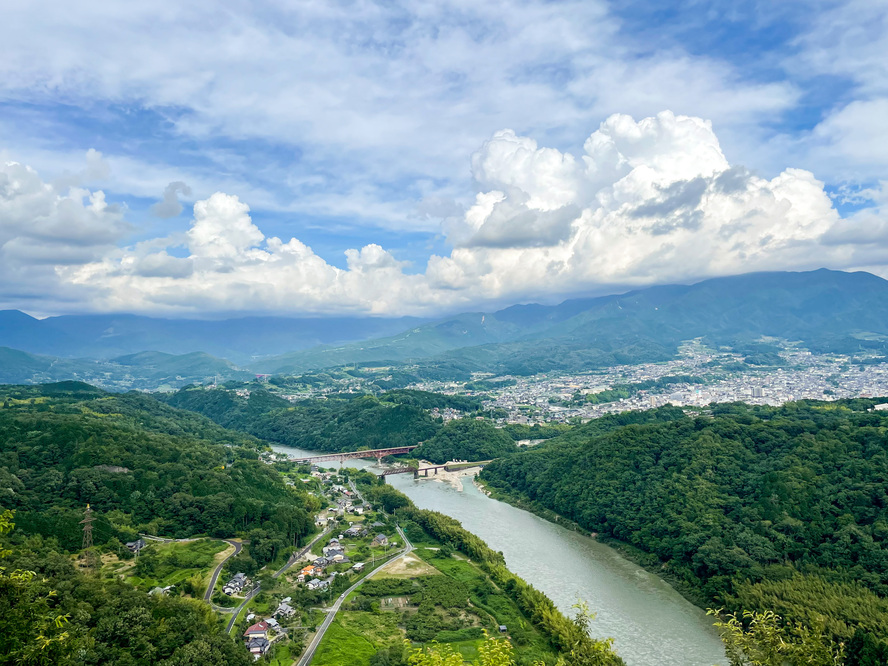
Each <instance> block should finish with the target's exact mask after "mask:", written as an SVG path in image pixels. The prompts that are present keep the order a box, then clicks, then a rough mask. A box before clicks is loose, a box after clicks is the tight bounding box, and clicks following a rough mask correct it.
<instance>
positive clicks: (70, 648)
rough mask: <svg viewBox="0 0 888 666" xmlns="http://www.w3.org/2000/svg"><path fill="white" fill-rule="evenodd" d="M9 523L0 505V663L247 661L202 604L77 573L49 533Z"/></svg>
mask: <svg viewBox="0 0 888 666" xmlns="http://www.w3.org/2000/svg"><path fill="white" fill-rule="evenodd" d="M13 528H14V523H13V514H12V512H10V511H2V510H0V537H3V538H4V540H6V541H7V544H8V545H12V546H13V547H12V548H4V547H3V544H0V607H2V608H3V612H2V613H0V664H2V665H4V666H5V665H7V664H8V665H9V666H13V665H16V666H17V665H19V664H36V665H41V666H43V665H46V666H82V665H84V664H88V665H99V664H108V665H109V666H110V665H112V664H113V665H115V666H154V665H159V666H199V665H200V666H226V665H228V664H231V665H235V666H238V665H240V666H246V665H247V664H250V663H252V660H251V659H250V657H249V655H248V654H247V652H246V650H244V649H243V647H242V646H241V645H238V644H237V643H236V642H235V641H234V640H232V639H231V638H229V637H228V635H226V634H225V633H224V632H223V631H222V630H221V629H220V627H219V624H218V622H217V620H216V617H215V614H214V613H213V611H212V610H211V609H210V607H209V606H208V605H206V604H204V603H201V602H199V601H195V600H192V599H182V598H174V597H166V596H163V595H157V596H150V595H147V594H145V593H144V592H141V591H139V590H137V589H136V588H134V587H133V586H131V585H128V584H127V583H124V582H122V581H115V580H100V579H98V578H95V577H92V576H87V575H84V574H83V573H81V572H79V571H78V570H77V567H76V566H75V564H74V563H73V562H72V560H71V558H70V557H68V555H67V554H66V553H65V552H64V550H63V549H62V548H60V547H59V544H58V542H57V541H56V540H55V539H52V538H50V539H46V538H44V537H42V536H39V535H37V536H29V537H28V536H24V535H22V534H21V533H20V532H19V530H18V529H13ZM10 539H11V541H12V542H11V544H9V540H10Z"/></svg>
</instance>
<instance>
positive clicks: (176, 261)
mask: <svg viewBox="0 0 888 666" xmlns="http://www.w3.org/2000/svg"><path fill="white" fill-rule="evenodd" d="M471 164H472V170H473V176H474V178H475V181H476V183H477V185H478V188H479V190H480V191H479V192H478V194H477V195H476V199H475V203H474V205H472V206H471V207H470V208H469V209H468V210H466V211H465V213H464V214H463V215H461V216H459V217H456V216H451V217H448V218H447V219H446V220H445V222H444V224H445V229H444V233H445V235H446V238H447V240H448V241H449V242H450V243H451V244H452V246H453V250H452V251H451V252H450V253H449V254H448V255H447V256H432V257H430V259H429V261H428V264H427V266H426V267H425V270H424V272H410V271H411V267H409V266H408V265H407V264H406V263H405V262H403V261H401V260H399V259H398V258H397V255H396V254H395V253H392V252H390V251H388V250H386V249H385V248H383V247H382V246H380V245H378V244H375V243H370V244H367V245H365V246H364V247H362V248H360V249H357V248H356V249H348V250H346V251H345V260H346V261H345V268H341V267H338V266H335V265H333V264H331V263H329V262H328V261H326V260H325V259H324V258H322V257H320V256H318V255H317V254H316V253H315V252H314V251H313V250H312V249H311V248H310V247H309V246H307V245H306V244H305V243H303V242H302V241H300V240H299V239H296V238H290V239H286V240H285V239H281V238H277V237H273V236H272V237H267V236H266V235H265V234H264V233H263V231H262V230H261V229H260V228H259V227H258V226H257V225H256V224H255V222H254V221H253V219H252V217H251V215H250V209H249V206H248V205H247V203H245V202H243V201H241V200H240V199H239V198H238V197H236V196H233V195H230V194H225V193H222V192H217V193H216V194H213V195H212V196H210V197H208V198H206V199H203V200H200V201H198V202H197V203H195V205H194V212H193V218H192V220H191V222H190V226H189V228H187V229H183V230H181V231H179V232H176V233H174V234H172V235H171V236H169V237H166V238H154V239H150V240H145V241H141V242H139V243H136V244H134V245H131V246H127V247H116V246H115V245H114V242H115V241H116V240H118V239H119V238H120V235H121V233H122V230H123V229H124V223H123V219H122V214H121V212H120V211H119V210H117V209H115V208H113V207H111V206H108V205H107V204H106V203H105V201H104V197H103V195H102V193H101V192H87V191H82V190H76V189H72V190H70V192H69V193H68V194H67V195H64V196H63V195H60V194H59V193H58V192H56V191H55V190H54V189H53V188H52V186H49V185H46V184H45V183H43V182H42V181H40V179H39V177H38V176H37V175H36V174H35V173H34V172H33V171H31V170H29V169H27V168H26V167H22V166H20V165H7V167H6V168H7V172H4V173H6V175H5V178H6V180H3V181H0V183H2V187H0V206H5V208H0V210H2V211H6V217H5V219H6V220H17V221H16V222H14V223H9V222H6V223H5V225H4V227H3V231H2V233H3V234H5V235H3V236H0V239H2V240H0V242H3V243H4V245H3V248H4V252H5V251H6V248H7V247H13V248H15V249H17V248H18V247H19V246H29V247H31V249H32V252H34V253H36V252H37V248H40V247H43V245H42V243H43V240H42V239H44V238H46V239H50V240H48V241H47V244H46V246H45V249H44V252H45V255H46V256H45V257H42V258H39V259H31V260H30V261H32V262H33V263H39V262H44V263H48V264H52V266H53V270H54V273H55V275H56V276H57V280H58V287H59V289H60V290H62V291H63V292H64V293H66V294H80V298H81V299H82V302H83V304H84V306H85V307H88V308H89V309H98V310H112V311H115V310H116V311H121V310H130V311H133V310H135V311H143V312H154V313H160V312H166V313H176V312H180V313H189V312H201V311H216V312H235V311H241V312H247V311H249V312H257V311H273V312H316V313H334V312H364V313H374V314H407V313H414V314H434V313H437V312H441V311H443V310H455V309H461V308H466V307H475V306H481V305H484V304H485V303H503V302H508V301H520V300H527V299H535V298H548V299H554V298H557V297H559V296H561V295H566V294H575V293H582V292H602V291H605V290H608V289H617V288H621V287H626V286H629V285H645V284H657V283H668V282H676V281H688V280H693V279H698V278H704V277H708V276H715V275H727V274H736V273H744V272H750V271H758V270H786V269H807V268H815V267H819V266H828V267H832V268H848V267H857V266H868V267H873V266H882V265H884V264H886V263H888V256H886V251H885V248H886V245H888V244H886V242H885V237H884V234H882V233H881V231H882V230H884V229H885V228H886V226H888V223H886V219H885V216H884V215H883V213H882V210H883V209H884V207H878V206H877V207H874V208H871V209H868V210H867V211H863V212H861V213H859V214H857V215H854V216H851V217H849V218H845V219H843V218H841V217H840V215H839V214H838V212H837V211H836V209H835V208H834V207H833V205H832V201H831V199H830V197H829V196H828V195H827V193H826V192H825V191H824V186H823V183H822V182H820V181H819V180H818V179H817V178H816V177H815V176H814V175H813V174H812V173H810V172H809V171H805V170H802V169H794V168H788V169H786V170H784V171H783V172H782V173H780V174H778V175H777V176H775V177H774V178H770V179H768V178H763V177H761V176H758V175H756V174H755V173H752V172H750V171H749V170H747V169H745V168H744V167H743V166H741V165H732V164H731V163H730V162H729V161H728V160H727V159H726V157H725V155H724V154H723V152H722V150H721V148H720V145H719V141H718V139H717V137H716V135H715V133H714V132H713V129H712V126H711V124H710V123H709V122H707V121H704V120H701V119H700V118H694V117H689V116H681V115H676V114H673V113H671V112H669V111H664V112H662V113H660V114H658V115H656V116H653V117H649V118H644V119H642V120H638V121H636V120H634V119H633V118H631V117H629V116H626V115H619V114H618V115H613V116H610V117H609V118H607V119H606V120H605V121H604V122H603V123H601V125H600V127H599V128H598V129H597V130H596V131H595V132H593V133H592V134H591V135H590V136H589V137H588V139H587V140H586V141H585V143H584V144H583V150H582V152H581V153H579V154H576V155H574V154H570V153H565V152H561V151H559V150H556V149H554V148H548V147H540V146H539V145H538V144H537V143H536V141H534V140H533V139H531V138H528V137H522V136H519V135H517V134H516V133H515V132H512V131H510V130H504V131H501V132H497V133H495V134H494V135H493V136H492V137H491V138H490V139H489V140H488V141H486V142H485V143H484V144H483V145H482V146H481V148H480V149H479V150H478V151H477V153H476V154H475V155H474V156H472V159H471ZM873 192H874V194H872V196H882V197H883V198H884V194H883V190H878V189H874V190H873ZM66 216H67V217H66ZM70 220H73V221H74V223H71V222H70ZM29 244H30V245H29ZM80 250H82V253H79V252H80ZM22 256H27V255H26V253H22ZM26 263H27V262H26Z"/></svg>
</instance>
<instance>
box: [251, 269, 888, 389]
mask: <svg viewBox="0 0 888 666" xmlns="http://www.w3.org/2000/svg"><path fill="white" fill-rule="evenodd" d="M886 322H888V281H885V280H883V279H882V278H879V277H876V276H875V275H871V274H869V273H864V272H856V273H845V272H842V271H830V270H825V269H821V270H817V271H808V272H800V273H788V272H773V273H751V274H747V275H736V276H730V277H723V278H715V279H710V280H703V281H702V282H698V283H697V284H692V285H665V286H655V287H647V288H643V289H637V290H634V291H630V292H627V293H623V294H614V295H610V296H602V297H598V298H581V299H573V300H569V301H564V302H563V303H561V304H559V305H538V304H530V305H516V306H512V307H509V308H506V309H504V310H499V311H497V312H486V313H484V312H475V313H463V314H459V315H456V316H454V317H448V318H445V319H442V320H439V321H436V322H431V323H427V324H423V325H420V326H417V327H415V328H411V329H409V330H406V331H404V332H403V333H401V334H399V335H395V336H391V337H387V338H380V339H376V340H369V341H364V342H361V343H359V344H350V345H346V346H342V347H338V348H329V347H324V348H316V349H306V350H303V351H299V352H294V353H292V354H285V355H283V356H280V357H274V358H268V359H263V360H261V361H257V362H256V363H254V364H253V365H252V366H251V367H252V369H254V370H255V371H256V372H263V373H297V374H298V373H301V372H304V371H306V370H309V369H313V368H322V367H331V366H335V365H344V364H347V363H352V362H359V361H360V362H370V361H385V364H386V365H389V364H390V363H392V362H396V361H405V360H410V361H411V362H412V363H414V365H413V367H412V368H411V372H413V373H417V374H419V375H421V376H424V377H430V378H431V377H441V376H442V375H447V376H449V377H450V378H456V377H463V378H465V379H468V378H469V377H470V374H471V373H472V372H478V371H487V372H492V373H495V374H498V375H499V374H512V375H529V374H535V373H538V372H549V371H566V372H576V371H581V370H588V369H590V368H600V367H607V366H611V365H618V364H623V363H640V362H655V361H661V360H665V359H669V358H672V357H674V355H675V354H676V352H677V348H678V345H679V344H680V343H681V342H682V341H685V340H690V339H694V338H698V337H702V338H705V339H706V340H707V341H708V342H710V343H713V344H716V345H731V346H736V345H745V344H748V343H749V342H750V341H754V340H758V339H760V338H761V337H762V336H771V337H777V338H785V339H788V340H795V341H801V342H802V343H803V344H804V345H805V346H807V347H808V348H809V349H811V350H812V351H836V352H841V353H856V352H857V351H858V350H861V349H870V350H882V351H888V325H886Z"/></svg>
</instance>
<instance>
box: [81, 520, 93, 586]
mask: <svg viewBox="0 0 888 666" xmlns="http://www.w3.org/2000/svg"><path fill="white" fill-rule="evenodd" d="M94 520H95V518H94V517H93V513H92V509H90V508H89V504H87V505H86V514H85V515H84V517H83V520H81V521H80V524H81V525H83V546H82V547H81V551H82V552H81V555H82V557H83V570H84V573H87V574H91V573H94V572H95V566H96V553H95V550H94V549H93V527H92V523H93V521H94Z"/></svg>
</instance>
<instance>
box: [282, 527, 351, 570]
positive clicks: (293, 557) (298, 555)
mask: <svg viewBox="0 0 888 666" xmlns="http://www.w3.org/2000/svg"><path fill="white" fill-rule="evenodd" d="M335 527H336V525H333V526H332V527H328V528H327V529H325V530H324V531H323V532H321V533H320V534H318V535H317V536H316V537H315V538H314V539H312V540H311V541H309V542H308V545H307V546H305V547H303V548H302V550H300V551H299V552H298V553H293V554H292V555H290V559H289V560H287V563H286V564H285V565H284V566H282V567H281V568H280V569H278V570H277V571H275V572H274V573H273V574H272V575H271V577H272V578H277V577H278V576H280V575H281V574H282V573H284V572H285V571H286V570H287V569H289V568H290V567H292V566H293V565H294V564H295V563H296V562H297V561H298V560H299V558H301V557H302V556H303V555H305V554H306V553H307V552H308V551H310V550H311V547H312V546H314V545H315V544H316V543H317V542H318V541H320V540H321V539H323V538H324V537H325V536H327V535H328V534H330V532H332V531H333V529H334V528H335Z"/></svg>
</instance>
